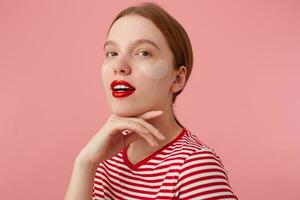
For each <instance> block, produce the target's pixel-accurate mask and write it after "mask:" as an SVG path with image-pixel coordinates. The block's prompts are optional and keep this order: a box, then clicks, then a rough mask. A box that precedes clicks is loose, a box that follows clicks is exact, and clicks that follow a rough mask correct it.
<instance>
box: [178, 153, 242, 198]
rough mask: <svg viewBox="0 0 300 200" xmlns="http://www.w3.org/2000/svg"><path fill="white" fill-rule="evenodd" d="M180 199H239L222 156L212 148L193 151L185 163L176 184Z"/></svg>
mask: <svg viewBox="0 0 300 200" xmlns="http://www.w3.org/2000/svg"><path fill="white" fill-rule="evenodd" d="M176 197H177V198H178V199H203V200H204V199H205V200H219V199H224V200H225V199H226V200H237V199H238V198H237V197H236V196H235V195H234V194H233V191H232V188H231V186H230V184H229V180H228V176H227V171H226V170H225V168H224V166H223V164H222V161H221V159H220V157H219V156H218V155H217V154H216V152H215V151H214V150H213V149H211V148H207V147H205V148H203V149H199V150H196V151H195V152H194V153H192V154H191V155H190V156H189V157H188V158H187V159H186V160H185V161H184V163H183V165H182V167H181V170H180V174H179V177H178V182H177V186H176Z"/></svg>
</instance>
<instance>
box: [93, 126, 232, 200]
mask: <svg viewBox="0 0 300 200" xmlns="http://www.w3.org/2000/svg"><path fill="white" fill-rule="evenodd" d="M97 199H130V200H134V199H149V200H150V199H161V200H162V199H164V200H165V199H200V200H217V199H224V200H225V199H226V200H229V199H231V200H236V199H237V197H236V196H235V195H234V194H233V190H232V188H231V186H230V184H229V180H228V176H227V171H226V169H225V168H224V166H223V164H222V161H221V159H220V157H219V156H218V155H217V154H216V152H215V151H214V150H213V149H212V148H209V147H208V146H207V145H205V144H203V143H202V142H200V141H199V139H198V138H197V136H195V135H193V134H191V132H190V131H188V130H187V129H186V128H183V129H182V131H181V133H180V134H179V135H178V136H177V137H176V138H175V139H173V140H172V141H171V142H169V143H168V144H166V145H165V146H163V147H162V148H160V149H159V150H157V151H155V152H154V153H152V154H151V155H149V156H148V157H146V158H145V159H143V160H141V161H140V162H138V163H136V164H134V165H133V164H131V163H130V161H129V160H128V158H127V154H126V149H123V150H122V151H121V152H119V153H118V154H117V155H115V156H114V157H112V158H110V159H108V160H105V161H103V162H101V163H100V164H99V166H98V168H97V171H96V174H95V178H94V187H93V200H97Z"/></svg>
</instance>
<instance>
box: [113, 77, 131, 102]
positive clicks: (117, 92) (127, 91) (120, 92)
mask: <svg viewBox="0 0 300 200" xmlns="http://www.w3.org/2000/svg"><path fill="white" fill-rule="evenodd" d="M116 85H123V86H122V87H123V88H122V89H114V87H115V86H116ZM110 86H111V89H112V95H113V96H114V97H117V98H122V97H127V96H129V95H131V94H132V93H133V92H134V91H135V88H134V87H133V86H132V85H131V84H130V83H128V82H127V81H125V80H120V81H119V80H114V81H113V82H112V83H111V84H110ZM124 86H126V88H124Z"/></svg>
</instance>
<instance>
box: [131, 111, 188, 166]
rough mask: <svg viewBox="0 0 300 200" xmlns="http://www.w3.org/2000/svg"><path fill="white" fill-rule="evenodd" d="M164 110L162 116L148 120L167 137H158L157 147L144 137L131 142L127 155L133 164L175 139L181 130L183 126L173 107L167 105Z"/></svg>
mask: <svg viewBox="0 0 300 200" xmlns="http://www.w3.org/2000/svg"><path fill="white" fill-rule="evenodd" d="M163 111H164V113H163V114H162V115H161V116H159V117H157V118H153V119H149V120H147V122H148V123H150V124H152V125H153V126H154V127H155V128H157V129H158V130H159V131H160V132H161V133H162V134H163V135H164V136H165V138H166V139H165V140H163V141H161V140H158V139H157V143H158V146H157V147H152V146H150V145H149V143H148V142H147V141H145V140H144V139H140V140H136V141H134V142H133V143H131V144H130V146H129V147H128V150H127V155H128V158H129V159H130V161H131V162H132V163H133V164H134V163H135V162H138V161H139V160H140V159H143V158H144V157H146V156H147V155H148V154H151V153H152V152H154V151H156V150H158V149H160V148H161V147H162V146H164V145H166V144H167V143H169V142H170V141H172V140H173V139H175V138H176V136H177V135H178V134H179V133H180V132H181V130H182V127H181V126H180V125H179V124H178V123H177V122H176V120H175V118H174V113H173V110H172V108H171V107H167V108H166V109H163Z"/></svg>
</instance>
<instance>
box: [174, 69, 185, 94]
mask: <svg viewBox="0 0 300 200" xmlns="http://www.w3.org/2000/svg"><path fill="white" fill-rule="evenodd" d="M186 73H187V69H186V66H184V65H182V66H180V67H179V69H177V70H175V72H174V78H173V83H172V86H171V91H172V92H173V93H176V92H178V91H180V90H182V89H183V87H184V85H185V82H186Z"/></svg>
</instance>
